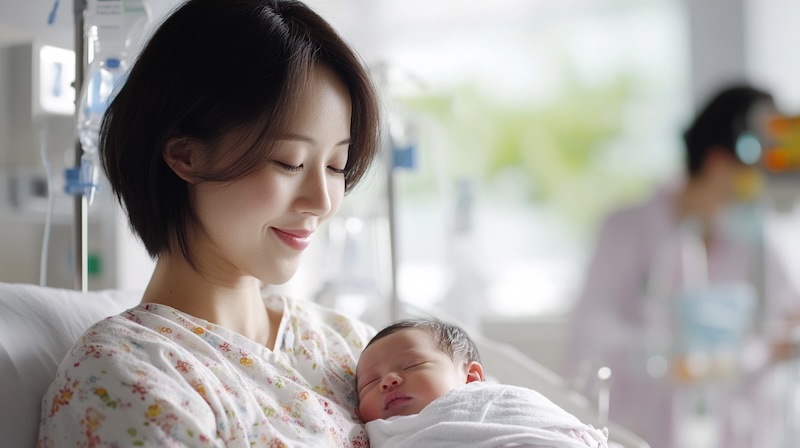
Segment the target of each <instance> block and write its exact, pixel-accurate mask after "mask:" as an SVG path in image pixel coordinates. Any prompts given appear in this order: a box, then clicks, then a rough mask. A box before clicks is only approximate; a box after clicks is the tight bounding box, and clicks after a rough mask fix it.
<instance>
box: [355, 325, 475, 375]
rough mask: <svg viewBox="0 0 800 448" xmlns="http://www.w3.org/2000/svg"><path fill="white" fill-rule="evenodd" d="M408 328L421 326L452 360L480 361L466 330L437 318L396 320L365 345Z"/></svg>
mask: <svg viewBox="0 0 800 448" xmlns="http://www.w3.org/2000/svg"><path fill="white" fill-rule="evenodd" d="M409 328H421V329H423V330H425V331H427V332H429V333H430V334H431V336H433V342H434V343H435V344H436V346H437V347H438V348H439V349H440V350H442V351H443V352H445V353H447V354H448V355H449V356H450V357H451V358H452V359H453V362H455V363H456V364H458V363H459V362H461V363H464V364H467V363H470V362H473V361H474V362H481V357H480V355H479V354H478V348H477V347H476V346H475V342H473V341H472V339H471V338H470V337H469V335H468V334H467V332H466V331H464V329H462V328H461V327H459V326H458V325H454V324H451V323H448V322H444V321H441V320H439V319H434V318H427V319H405V320H401V321H397V322H395V323H393V324H391V325H389V326H388V327H386V328H384V329H382V330H381V331H379V332H378V333H377V334H376V335H375V336H374V337H373V338H372V340H370V341H369V343H368V344H367V347H369V346H370V345H372V343H373V342H375V341H377V340H379V339H382V338H384V337H386V336H389V335H390V334H392V333H397V332H398V331H400V330H406V329H409Z"/></svg>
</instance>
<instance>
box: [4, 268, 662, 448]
mask: <svg viewBox="0 0 800 448" xmlns="http://www.w3.org/2000/svg"><path fill="white" fill-rule="evenodd" d="M140 297H141V293H138V292H133V291H121V290H104V291H89V292H85V293H83V292H79V291H74V290H67V289H57V288H48V287H41V286H37V285H28V284H9V283H0V445H2V446H4V447H10V448H16V447H33V446H35V444H36V434H37V431H38V421H39V409H40V401H41V397H42V395H43V394H44V392H45V390H46V389H47V387H48V386H49V384H50V382H51V381H52V379H53V377H54V376H55V371H56V369H57V367H58V364H59V362H60V361H61V359H62V358H63V357H64V355H65V354H66V352H67V350H68V349H69V347H70V346H71V345H72V344H73V343H74V342H75V341H76V340H77V338H78V337H79V336H80V335H81V334H82V333H83V332H84V331H85V330H86V329H87V328H88V327H89V326H90V325H91V324H92V323H94V322H95V321H98V320H100V319H102V318H104V317H106V316H110V315H113V314H117V313H120V312H122V311H123V310H125V309H127V308H130V307H133V306H135V305H136V304H137V303H138V302H139V300H140ZM401 313H402V315H401V316H399V317H411V316H419V315H420V314H427V315H430V314H431V312H430V310H419V309H415V308H411V307H404V308H403V309H402V310H401ZM436 317H440V318H442V316H438V315H437V316H436ZM472 336H473V337H474V339H475V342H476V344H477V345H478V349H479V351H480V353H481V358H482V360H483V363H484V366H485V369H486V371H487V372H491V376H492V377H493V378H494V379H496V380H497V381H500V382H503V383H507V384H516V385H519V386H525V387H530V388H532V389H535V390H537V391H538V392H540V393H542V394H543V395H544V396H546V397H548V398H549V399H550V400H552V401H553V402H555V403H556V404H558V405H560V406H561V407H563V408H564V409H565V410H567V411H568V412H570V413H572V414H574V415H575V416H576V417H578V418H579V419H580V420H582V421H584V422H585V423H589V424H592V425H593V426H595V427H604V426H605V427H607V428H608V429H609V436H610V440H611V441H612V442H613V443H614V444H615V446H621V447H624V448H648V445H647V443H645V442H644V441H643V440H641V439H640V438H639V437H637V436H636V435H634V434H632V433H630V432H629V431H627V430H625V429H624V428H621V427H618V426H617V425H615V424H614V423H613V422H607V421H605V420H604V418H603V415H601V414H602V413H600V412H597V410H596V409H594V407H593V406H592V405H591V404H590V401H589V400H587V399H586V398H585V397H583V396H581V395H579V394H577V393H575V392H572V391H571V390H570V388H569V387H568V386H567V383H566V382H565V381H564V380H563V379H561V378H560V377H558V376H557V375H555V374H554V373H552V372H550V371H548V370H547V369H545V368H544V367H542V366H541V365H539V364H538V363H536V362H535V361H533V360H531V359H530V358H528V357H526V356H525V355H523V354H522V353H521V352H519V351H517V350H515V349H514V348H512V347H510V346H508V345H505V344H502V343H498V342H495V341H491V340H488V339H486V338H484V337H483V336H481V335H480V334H476V332H474V331H472Z"/></svg>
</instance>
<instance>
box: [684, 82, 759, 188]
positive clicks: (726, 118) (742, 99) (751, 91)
mask: <svg viewBox="0 0 800 448" xmlns="http://www.w3.org/2000/svg"><path fill="white" fill-rule="evenodd" d="M764 101H770V102H771V101H772V95H770V94H769V93H767V92H764V91H762V90H759V89H756V88H754V87H750V86H745V85H742V86H732V87H729V88H726V89H723V90H721V91H720V92H718V93H717V94H716V95H715V96H714V97H713V98H711V100H709V102H708V104H706V106H705V107H704V108H703V109H702V110H701V111H700V113H699V114H698V115H697V117H696V118H695V119H694V121H693V122H692V124H691V126H690V127H689V129H687V130H686V132H685V133H684V135H683V140H684V143H685V146H686V169H687V170H688V172H689V175H690V176H695V175H697V174H698V173H700V171H701V170H702V169H703V163H704V162H705V159H706V155H707V154H708V150H709V149H710V148H711V147H713V146H720V147H722V148H724V149H725V150H727V151H730V152H731V153H732V154H734V155H735V154H736V140H737V139H738V138H739V136H740V135H741V133H742V132H744V131H746V130H748V126H749V125H748V123H747V115H748V113H749V112H750V111H751V110H752V108H753V106H754V105H755V104H757V103H760V102H764Z"/></svg>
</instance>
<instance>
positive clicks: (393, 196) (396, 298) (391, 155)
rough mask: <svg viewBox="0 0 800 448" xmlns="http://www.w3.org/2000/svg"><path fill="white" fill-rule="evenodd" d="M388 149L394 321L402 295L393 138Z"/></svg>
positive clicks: (387, 144) (391, 302)
mask: <svg viewBox="0 0 800 448" xmlns="http://www.w3.org/2000/svg"><path fill="white" fill-rule="evenodd" d="M386 148H387V149H386V151H387V153H388V154H387V155H388V161H387V165H388V170H387V173H386V177H387V184H386V190H387V199H388V215H389V216H388V218H389V252H390V253H389V265H390V272H391V287H390V289H389V305H390V310H389V312H390V316H389V317H390V319H391V321H392V322H394V321H396V320H397V319H399V318H400V297H399V295H398V294H397V269H398V256H397V216H396V215H397V196H396V191H395V190H396V188H395V187H396V186H395V182H396V176H395V169H394V148H393V146H392V143H391V139H387V142H386Z"/></svg>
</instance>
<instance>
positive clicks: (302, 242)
mask: <svg viewBox="0 0 800 448" xmlns="http://www.w3.org/2000/svg"><path fill="white" fill-rule="evenodd" d="M272 231H273V232H274V233H275V235H277V237H278V238H279V239H280V240H281V241H283V243H284V244H286V245H287V246H289V247H291V248H292V249H295V250H304V249H305V248H306V247H308V245H309V244H310V243H311V232H307V231H286V230H281V229H277V228H275V227H273V228H272Z"/></svg>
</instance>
